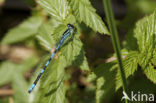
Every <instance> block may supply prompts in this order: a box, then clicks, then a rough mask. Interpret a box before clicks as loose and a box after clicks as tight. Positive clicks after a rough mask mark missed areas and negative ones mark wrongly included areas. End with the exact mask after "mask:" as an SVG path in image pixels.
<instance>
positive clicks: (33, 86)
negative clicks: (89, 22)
mask: <svg viewBox="0 0 156 103" xmlns="http://www.w3.org/2000/svg"><path fill="white" fill-rule="evenodd" d="M67 26H68V29H67V30H66V31H65V32H64V33H63V35H62V37H61V40H60V42H59V44H58V46H57V47H56V49H55V51H54V52H53V53H52V54H51V56H50V58H49V60H48V61H47V62H46V64H45V66H44V68H43V69H42V70H41V72H40V74H39V75H38V76H37V78H36V80H35V81H34V83H33V84H32V85H31V87H30V88H29V90H28V92H29V93H31V92H32V90H33V89H34V88H35V86H36V84H37V83H38V81H39V79H40V78H41V76H42V74H43V73H44V71H45V70H46V68H47V66H48V65H49V63H50V61H51V60H52V59H53V57H54V56H55V54H56V52H57V51H58V50H59V49H60V47H61V45H62V44H63V42H64V41H65V40H66V38H67V37H68V36H69V35H70V34H72V33H73V31H74V26H73V25H71V24H68V25H67Z"/></svg>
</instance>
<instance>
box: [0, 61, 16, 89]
mask: <svg viewBox="0 0 156 103" xmlns="http://www.w3.org/2000/svg"><path fill="white" fill-rule="evenodd" d="M10 67H11V68H10ZM12 68H13V65H12V63H10V62H3V63H1V65H0V78H3V79H2V80H0V86H2V85H4V84H7V83H9V82H10V81H11V80H12V77H13V75H14V71H15V70H14V69H12Z"/></svg>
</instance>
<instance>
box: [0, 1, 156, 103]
mask: <svg viewBox="0 0 156 103" xmlns="http://www.w3.org/2000/svg"><path fill="white" fill-rule="evenodd" d="M126 3H127V5H128V13H127V16H126V17H125V18H124V20H121V21H118V22H117V26H118V27H119V28H124V29H126V30H127V31H128V32H127V34H126V38H125V40H124V41H123V43H122V44H123V45H122V46H123V48H122V56H123V66H124V71H125V75H126V79H127V81H128V89H129V91H131V90H133V91H135V92H137V91H140V92H143V93H156V85H155V83H156V69H155V66H156V47H155V44H156V41H155V40H156V11H154V9H155V5H156V2H154V1H152V0H135V3H134V0H126ZM134 4H135V5H134ZM36 5H37V6H36V7H34V9H33V10H32V15H31V16H30V17H29V18H28V19H26V20H24V21H23V22H22V23H21V24H19V25H18V26H16V27H14V28H12V29H10V30H9V31H8V33H7V34H6V35H5V36H4V38H3V39H2V41H1V45H16V44H23V45H25V46H27V47H32V48H34V49H35V50H36V51H38V52H37V53H35V54H33V55H31V56H30V57H28V58H26V59H24V60H22V61H21V62H20V63H16V62H14V61H11V60H4V61H2V62H1V63H0V78H1V80H0V86H4V85H7V84H9V83H10V85H11V88H12V89H13V90H14V91H15V92H14V94H13V96H12V97H13V101H14V103H105V102H107V103H112V102H116V101H119V102H120V98H121V95H122V93H121V92H122V91H121V89H120V88H121V86H122V82H121V76H120V73H119V71H118V66H117V60H116V59H115V60H112V61H111V62H102V63H98V66H94V65H92V64H90V65H88V61H89V60H87V57H86V56H85V55H86V54H85V47H86V45H89V44H85V43H87V42H84V43H83V42H82V41H81V37H82V36H83V35H85V36H84V37H86V35H87V34H88V35H87V37H86V40H87V38H92V35H94V34H95V32H98V33H100V34H102V36H103V34H107V35H109V34H110V33H109V30H108V29H107V27H106V25H105V23H104V21H103V20H102V18H101V17H100V16H99V15H98V14H97V13H96V10H95V8H94V7H93V6H92V4H91V1H89V0H37V4H36ZM137 10H138V11H140V12H138V11H137ZM135 14H136V15H135ZM144 15H147V16H145V17H143V18H141V19H140V17H141V16H144ZM138 19H140V20H138ZM136 20H138V21H137V22H136ZM129 21H130V22H129ZM69 23H70V24H73V25H74V26H75V28H76V30H75V32H74V35H73V36H71V37H70V38H68V40H66V41H65V43H64V45H63V46H62V47H61V49H60V50H59V52H58V54H57V57H56V58H55V59H54V60H52V61H51V62H50V65H49V66H48V68H47V70H46V73H44V76H43V77H42V78H41V80H40V82H39V83H38V84H37V87H36V88H35V90H34V91H33V92H32V93H31V94H28V93H27V90H28V88H29V86H30V85H31V83H32V82H33V80H34V79H35V77H36V75H37V74H38V73H39V71H40V70H41V67H43V65H44V63H45V62H46V60H47V58H48V57H49V56H50V54H47V53H46V52H50V50H51V49H52V48H53V47H55V44H56V43H57V42H58V41H59V38H60V37H61V35H62V33H63V32H64V31H65V30H66V29H67V24H69ZM82 25H85V26H86V27H87V28H88V27H89V28H90V29H91V30H92V31H91V32H87V33H84V32H83V26H82ZM88 40H89V39H88ZM92 42H94V41H92ZM101 45H107V44H101ZM41 55H42V56H41ZM108 57H111V58H115V55H114V54H111V55H110V56H108ZM94 62H95V64H96V61H94ZM76 68H79V70H80V71H81V72H83V73H84V74H85V75H86V76H85V78H86V81H85V82H86V88H85V89H84V90H83V91H81V90H79V89H78V87H77V85H76V83H75V82H73V83H69V82H70V80H71V78H73V77H72V76H73V75H72V73H71V72H73V71H74V70H75V69H76ZM26 72H34V73H33V76H31V77H30V78H29V80H26V79H25V78H24V74H25V73H26ZM68 72H69V73H68ZM137 78H139V79H137ZM116 95H117V96H116ZM114 98H116V99H114ZM8 101H9V100H8V97H5V98H2V99H0V102H1V103H8Z"/></svg>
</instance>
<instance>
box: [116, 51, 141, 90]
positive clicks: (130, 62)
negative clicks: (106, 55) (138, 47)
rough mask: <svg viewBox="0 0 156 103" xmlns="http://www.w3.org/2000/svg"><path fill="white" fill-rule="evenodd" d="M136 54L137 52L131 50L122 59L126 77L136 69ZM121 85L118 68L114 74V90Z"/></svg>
mask: <svg viewBox="0 0 156 103" xmlns="http://www.w3.org/2000/svg"><path fill="white" fill-rule="evenodd" d="M138 55H139V54H138V52H136V51H132V52H129V54H128V55H127V56H126V58H125V59H124V60H123V66H124V71H125V76H126V78H128V77H130V76H131V75H133V74H134V72H135V71H136V70H137V66H138ZM121 86H122V80H121V75H120V72H119V70H118V72H117V75H116V90H118V89H119V88H120V87H121Z"/></svg>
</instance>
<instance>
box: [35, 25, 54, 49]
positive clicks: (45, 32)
mask: <svg viewBox="0 0 156 103" xmlns="http://www.w3.org/2000/svg"><path fill="white" fill-rule="evenodd" d="M53 32H54V29H53V28H52V27H51V25H49V24H46V23H43V24H42V25H41V26H40V28H39V30H38V33H37V35H36V37H37V39H38V40H39V43H40V44H41V45H43V46H44V47H45V48H46V49H47V50H51V49H52V48H53V47H54V45H55V43H56V41H55V40H54V38H53V37H52V36H51V34H52V33H53Z"/></svg>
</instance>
